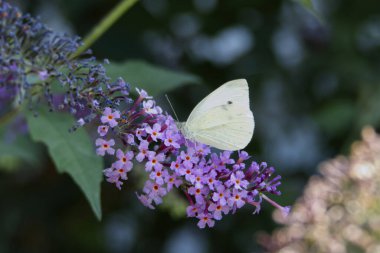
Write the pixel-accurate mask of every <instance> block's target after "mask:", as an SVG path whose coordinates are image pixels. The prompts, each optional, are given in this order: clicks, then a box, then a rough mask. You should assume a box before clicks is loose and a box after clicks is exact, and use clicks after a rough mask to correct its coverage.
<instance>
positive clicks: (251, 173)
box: [0, 0, 289, 228]
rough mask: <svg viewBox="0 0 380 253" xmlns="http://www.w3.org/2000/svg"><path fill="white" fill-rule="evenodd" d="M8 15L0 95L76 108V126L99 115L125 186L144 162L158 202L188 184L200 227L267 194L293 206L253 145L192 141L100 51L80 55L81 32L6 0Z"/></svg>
mask: <svg viewBox="0 0 380 253" xmlns="http://www.w3.org/2000/svg"><path fill="white" fill-rule="evenodd" d="M0 18H1V20H0V50H1V51H0V95H1V96H6V97H7V99H8V100H9V101H12V102H18V103H22V102H28V103H29V106H30V107H31V108H32V109H33V108H34V107H35V106H36V105H37V104H38V103H40V102H41V101H45V102H47V103H48V104H49V105H50V108H51V110H53V111H55V110H66V111H70V112H71V113H72V114H74V115H75V116H76V118H77V123H76V125H75V126H73V128H72V129H71V130H75V129H76V128H77V127H81V126H83V125H85V124H88V123H90V122H95V123H96V122H98V123H99V125H98V129H97V132H98V138H97V139H96V141H95V145H96V153H97V154H98V155H99V156H106V155H107V156H113V157H114V159H115V161H114V162H113V163H112V164H111V165H110V167H109V168H106V169H105V170H104V175H105V177H106V180H107V181H108V182H110V183H112V184H114V185H115V186H116V187H117V188H118V189H121V187H122V186H123V184H124V183H125V182H126V181H127V179H128V173H129V172H130V171H131V170H132V169H133V168H138V167H141V166H136V164H141V165H142V167H143V169H144V170H145V172H146V175H147V178H148V179H147V181H146V183H145V185H144V187H143V189H142V192H140V193H139V194H137V197H138V198H139V200H140V201H141V202H142V203H143V204H144V205H145V206H147V207H149V208H151V209H154V208H155V207H156V206H157V205H159V204H161V203H162V201H163V198H164V196H165V195H167V194H168V192H170V191H172V190H173V189H176V190H178V191H181V192H182V193H183V196H184V198H186V199H187V201H188V204H189V206H188V208H187V215H188V216H189V217H196V218H197V219H198V220H199V221H198V226H199V227H200V228H204V227H206V226H208V227H212V226H214V223H215V220H220V219H222V217H223V216H224V215H227V214H230V213H235V212H236V210H237V209H239V208H241V207H243V206H244V205H246V204H247V205H251V206H253V208H254V211H255V213H258V212H259V210H260V206H261V202H262V199H265V200H266V201H268V202H269V203H271V204H273V205H274V206H276V207H278V208H279V209H281V210H282V211H283V212H285V213H286V212H288V211H289V209H288V208H287V207H281V206H280V205H278V204H277V203H275V202H274V201H272V200H271V199H270V198H269V197H268V196H267V195H266V194H275V195H279V194H280V191H278V189H277V187H278V186H279V185H280V179H281V177H280V176H278V175H275V171H274V168H273V167H270V166H267V164H266V163H261V164H258V163H256V162H254V161H250V162H249V160H250V156H249V155H248V153H246V152H245V151H238V152H230V151H215V150H213V149H212V148H211V147H209V146H207V145H204V144H201V143H195V142H193V141H191V140H186V139H185V138H184V136H183V135H182V134H181V131H180V129H179V128H178V126H177V123H176V122H175V121H174V120H173V118H172V117H171V116H170V115H169V114H168V113H166V112H163V110H162V109H161V108H160V107H159V106H157V104H156V102H155V101H154V100H153V98H152V97H151V96H149V95H148V94H147V92H146V91H144V90H139V89H136V90H137V93H138V97H137V98H136V99H133V98H132V95H131V94H130V86H129V84H128V83H126V82H125V81H124V80H123V79H121V78H119V79H117V80H114V81H111V80H110V78H108V77H107V75H106V71H105V68H104V67H103V65H102V64H99V63H97V62H96V61H95V58H93V57H90V56H89V54H84V55H80V57H79V58H78V57H76V52H77V50H78V47H79V46H80V45H81V41H80V39H78V38H72V37H70V36H67V35H57V34H55V33H54V32H53V31H51V30H50V29H49V28H47V27H46V26H45V25H44V24H42V23H41V22H40V21H39V20H38V19H35V18H33V17H31V16H30V15H29V14H22V13H21V12H20V11H19V10H18V9H17V8H15V7H13V6H11V5H9V4H7V3H6V2H4V1H2V0H0ZM106 63H107V62H106Z"/></svg>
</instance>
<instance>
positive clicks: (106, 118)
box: [100, 107, 120, 127]
mask: <svg viewBox="0 0 380 253" xmlns="http://www.w3.org/2000/svg"><path fill="white" fill-rule="evenodd" d="M119 118H120V112H119V111H114V112H112V109H111V108H109V107H106V108H105V109H104V112H103V116H102V117H101V118H100V120H101V121H102V123H108V124H109V125H110V127H115V126H117V121H116V120H117V119H119Z"/></svg>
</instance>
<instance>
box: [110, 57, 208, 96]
mask: <svg viewBox="0 0 380 253" xmlns="http://www.w3.org/2000/svg"><path fill="white" fill-rule="evenodd" d="M105 68H106V69H107V75H108V76H109V77H111V78H112V79H116V78H118V77H122V78H123V79H124V80H125V81H126V82H128V83H130V84H131V86H132V87H137V88H139V89H144V90H146V91H147V92H148V93H149V95H152V96H156V95H158V94H160V93H164V92H167V91H169V90H172V89H174V88H177V87H180V86H182V85H186V84H199V83H200V82H201V80H200V78H199V77H197V76H195V75H192V74H187V73H180V72H174V71H172V70H167V69H164V68H161V67H156V66H154V65H151V64H149V63H146V62H144V61H140V60H131V61H126V62H123V63H110V64H105ZM133 90H134V89H133Z"/></svg>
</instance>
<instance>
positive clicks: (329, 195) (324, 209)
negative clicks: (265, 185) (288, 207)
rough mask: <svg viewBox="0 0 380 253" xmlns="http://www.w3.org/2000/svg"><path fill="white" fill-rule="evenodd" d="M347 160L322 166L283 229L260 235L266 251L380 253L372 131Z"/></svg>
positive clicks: (378, 151) (376, 139)
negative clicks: (269, 234)
mask: <svg viewBox="0 0 380 253" xmlns="http://www.w3.org/2000/svg"><path fill="white" fill-rule="evenodd" d="M362 136H363V140H362V141H357V142H355V143H354V144H353V145H352V150H351V154H350V155H349V156H347V157H346V156H338V157H337V158H334V159H332V160H329V161H326V162H324V163H323V164H322V165H321V167H320V169H319V172H320V173H321V175H319V176H314V177H312V178H311V179H310V181H309V183H308V184H307V185H306V188H305V191H304V194H303V196H302V197H301V198H300V199H299V200H298V201H297V202H296V204H295V205H294V207H293V211H292V212H291V213H290V214H289V216H288V217H287V218H286V219H284V218H282V217H281V216H279V215H278V214H277V213H275V219H276V220H277V221H278V222H279V223H281V224H283V225H284V227H283V228H281V229H278V230H277V231H275V232H274V233H273V234H272V235H271V236H268V235H261V236H259V241H260V243H261V244H262V245H263V246H264V247H265V248H266V252H278V253H281V252H283V253H285V252H300V253H306V252H307V253H317V252H334V253H349V252H365V253H377V252H380V201H379V196H380V136H379V135H378V134H376V132H375V131H374V129H373V128H370V127H366V128H364V129H363V131H362Z"/></svg>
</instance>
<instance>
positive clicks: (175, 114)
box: [165, 94, 179, 122]
mask: <svg viewBox="0 0 380 253" xmlns="http://www.w3.org/2000/svg"><path fill="white" fill-rule="evenodd" d="M165 97H166V99H167V100H168V102H169V105H170V108H172V111H173V113H174V116H175V118H176V119H177V121H178V122H179V119H178V116H177V113H175V110H174V107H173V106H172V103H170V100H169V97H168V95H167V94H165Z"/></svg>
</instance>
